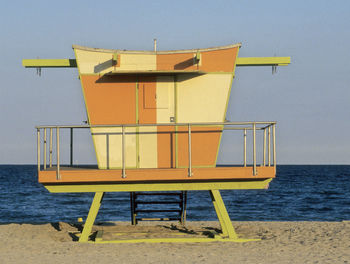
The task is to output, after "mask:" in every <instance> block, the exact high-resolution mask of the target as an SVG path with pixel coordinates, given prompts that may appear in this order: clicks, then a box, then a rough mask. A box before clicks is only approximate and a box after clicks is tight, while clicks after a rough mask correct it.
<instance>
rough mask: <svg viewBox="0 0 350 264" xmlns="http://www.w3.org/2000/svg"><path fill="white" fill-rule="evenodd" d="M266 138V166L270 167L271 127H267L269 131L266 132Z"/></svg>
mask: <svg viewBox="0 0 350 264" xmlns="http://www.w3.org/2000/svg"><path fill="white" fill-rule="evenodd" d="M267 137H268V140H267V144H268V148H267V160H268V165H269V167H270V166H271V126H269V129H268V130H267Z"/></svg>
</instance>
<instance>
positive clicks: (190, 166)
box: [188, 124, 192, 177]
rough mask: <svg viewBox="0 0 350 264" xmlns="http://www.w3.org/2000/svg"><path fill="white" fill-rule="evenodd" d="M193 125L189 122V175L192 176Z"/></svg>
mask: <svg viewBox="0 0 350 264" xmlns="http://www.w3.org/2000/svg"><path fill="white" fill-rule="evenodd" d="M191 145H192V144H191V125H190V124H188V177H191V176H192V146H191Z"/></svg>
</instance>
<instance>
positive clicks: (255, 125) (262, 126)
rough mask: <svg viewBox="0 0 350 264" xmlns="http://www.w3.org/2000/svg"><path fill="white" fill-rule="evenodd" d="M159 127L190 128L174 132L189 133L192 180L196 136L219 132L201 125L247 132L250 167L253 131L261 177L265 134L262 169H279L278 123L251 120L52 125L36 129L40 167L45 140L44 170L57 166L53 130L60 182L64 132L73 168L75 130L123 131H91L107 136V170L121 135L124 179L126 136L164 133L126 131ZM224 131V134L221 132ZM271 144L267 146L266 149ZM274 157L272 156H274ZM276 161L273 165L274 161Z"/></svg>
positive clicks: (245, 133) (244, 143)
mask: <svg viewBox="0 0 350 264" xmlns="http://www.w3.org/2000/svg"><path fill="white" fill-rule="evenodd" d="M159 126H172V127H186V128H187V131H173V132H172V133H187V134H188V176H189V177H191V176H192V175H193V173H192V134H193V133H197V132H201V133H202V132H207V133H211V132H217V131H212V130H205V129H208V128H204V130H195V131H193V130H192V128H194V127H197V129H198V127H200V126H206V127H208V126H213V127H215V126H216V127H217V126H220V130H219V131H220V132H222V131H224V130H241V131H243V166H244V167H247V131H252V135H253V136H252V137H253V140H252V143H253V144H252V146H253V150H252V160H253V162H252V163H253V164H252V167H253V175H254V176H255V175H257V159H256V152H257V151H256V132H257V131H260V130H262V131H263V150H262V153H263V159H262V164H261V166H266V165H267V166H269V167H270V166H272V165H273V166H274V167H276V122H274V121H256V122H252V121H247V122H205V123H162V124H118V125H48V126H36V127H35V128H36V130H37V165H38V172H39V171H40V170H41V166H42V165H41V141H43V170H46V169H47V166H49V168H52V166H53V155H52V154H53V130H56V177H57V180H60V179H61V175H60V129H69V130H70V166H73V130H74V129H91V128H121V132H91V134H92V135H104V136H106V151H107V156H106V163H107V169H109V160H110V157H109V147H110V146H109V136H110V135H121V136H122V146H121V148H122V149H121V151H122V175H121V176H122V178H125V177H126V158H125V156H126V155H125V135H128V134H144V133H147V134H159V133H164V132H162V131H151V132H149V131H148V132H126V131H125V128H130V127H159ZM42 130H43V140H41V131H42ZM47 130H49V154H48V155H47ZM221 130H222V131H221ZM266 145H267V147H266ZM271 145H272V151H271ZM266 150H267V162H266ZM47 156H49V162H48V164H47ZM271 156H272V157H271ZM271 158H272V162H271Z"/></svg>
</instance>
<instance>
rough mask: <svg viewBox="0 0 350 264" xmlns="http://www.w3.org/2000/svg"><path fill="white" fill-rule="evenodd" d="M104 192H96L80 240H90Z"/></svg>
mask: <svg viewBox="0 0 350 264" xmlns="http://www.w3.org/2000/svg"><path fill="white" fill-rule="evenodd" d="M103 196H104V192H97V193H95V196H94V199H93V200H92V204H91V207H90V210H89V214H88V217H87V219H86V222H85V225H84V229H83V232H82V234H81V236H80V238H79V242H88V240H89V236H90V233H91V229H92V226H93V224H94V222H95V219H96V216H97V213H98V210H99V209H100V206H101V203H102V199H103Z"/></svg>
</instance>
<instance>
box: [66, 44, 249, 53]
mask: <svg viewBox="0 0 350 264" xmlns="http://www.w3.org/2000/svg"><path fill="white" fill-rule="evenodd" d="M241 45H242V43H236V44H231V45H226V46H218V47H211V48H205V49H186V50H167V51H147V50H144V51H142V50H120V49H99V48H89V47H84V46H79V45H73V46H72V48H73V49H80V50H86V51H94V52H109V53H115V52H117V53H129V54H174V53H192V52H197V51H199V52H203V51H214V50H223V49H229V48H235V47H241Z"/></svg>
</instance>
